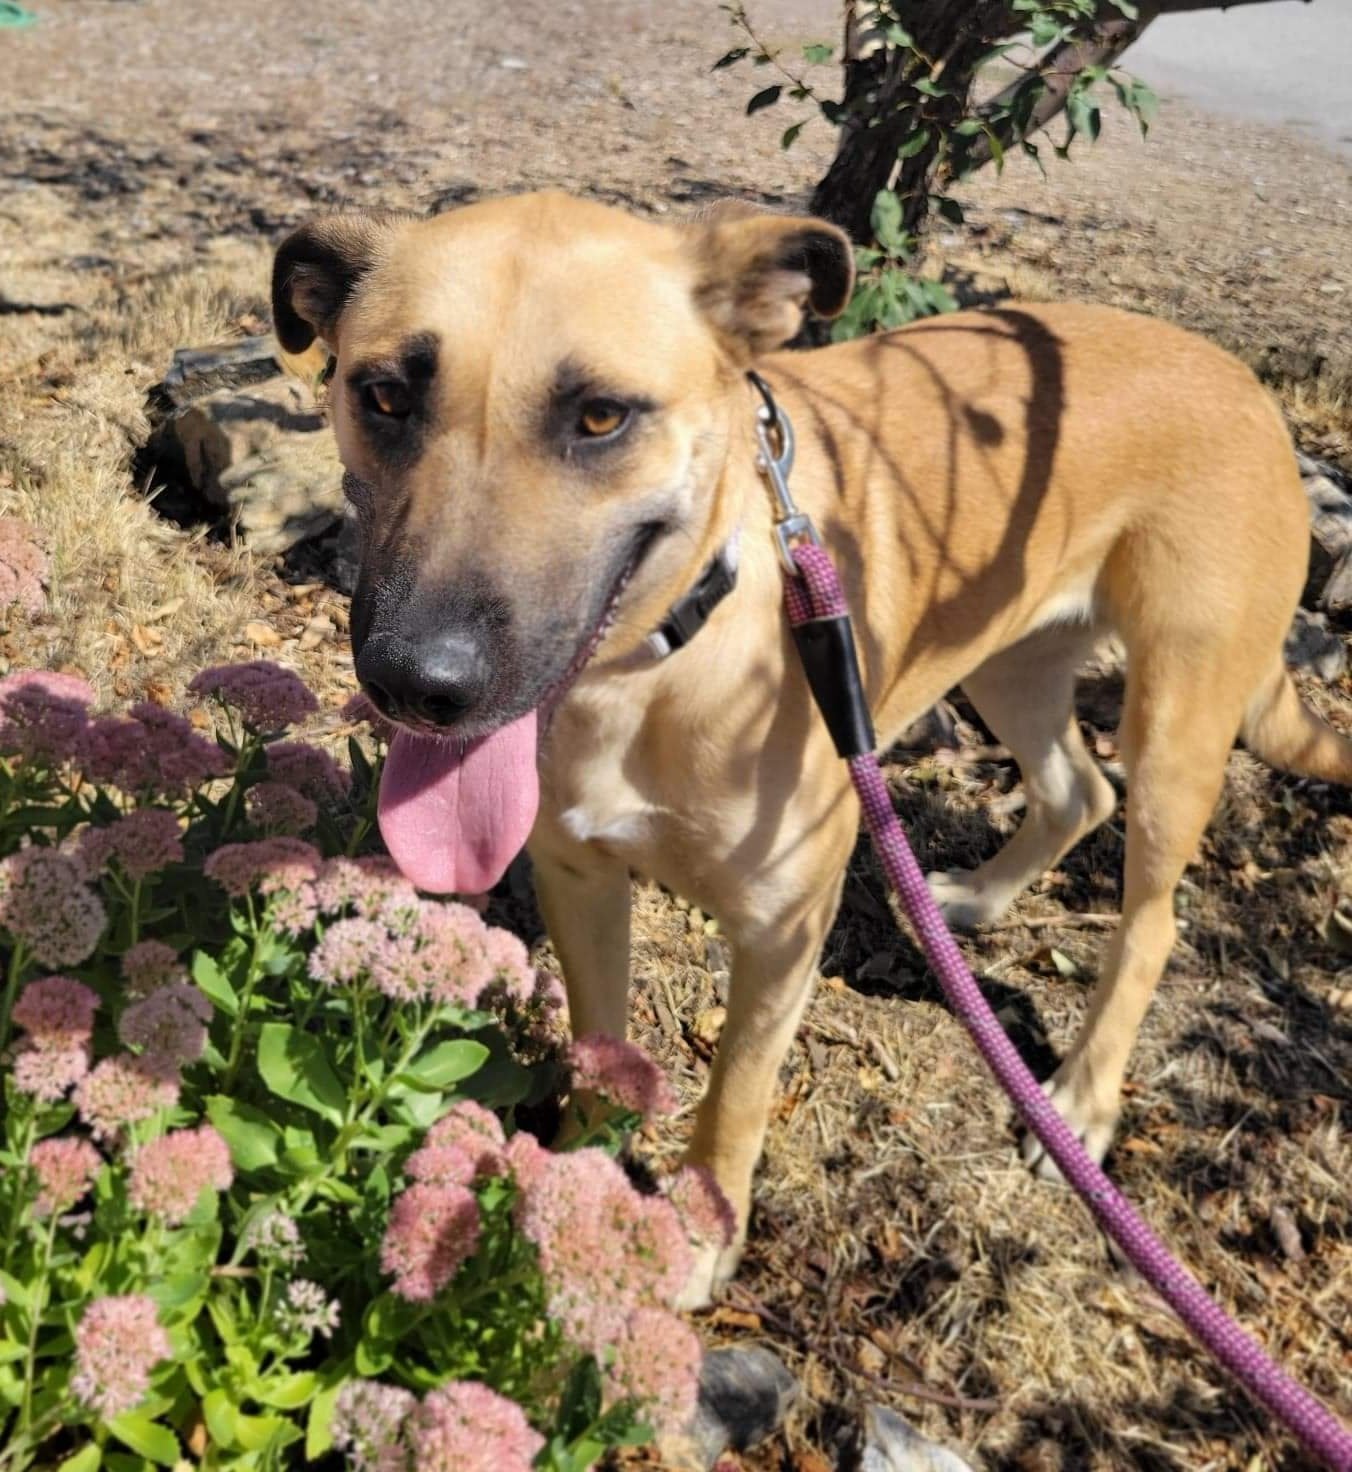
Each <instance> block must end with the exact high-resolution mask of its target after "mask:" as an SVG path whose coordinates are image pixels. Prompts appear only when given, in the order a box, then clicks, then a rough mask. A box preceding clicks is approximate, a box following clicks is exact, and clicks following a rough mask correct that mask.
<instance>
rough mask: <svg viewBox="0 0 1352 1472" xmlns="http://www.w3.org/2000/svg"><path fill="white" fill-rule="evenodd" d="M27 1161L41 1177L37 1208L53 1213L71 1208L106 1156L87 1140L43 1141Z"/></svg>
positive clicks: (88, 1184)
mask: <svg viewBox="0 0 1352 1472" xmlns="http://www.w3.org/2000/svg"><path fill="white" fill-rule="evenodd" d="M28 1163H29V1165H31V1166H32V1167H33V1171H34V1173H35V1174H36V1176H37V1178H38V1186H39V1195H38V1199H37V1202H36V1203H35V1205H34V1210H35V1211H36V1212H37V1213H38V1215H39V1216H50V1215H52V1213H54V1212H62V1211H69V1210H70V1209H71V1207H72V1206H74V1205H75V1203H76V1202H77V1201H78V1200H79V1199H80V1197H81V1196H83V1195H84V1193H85V1192H86V1191H87V1190H88V1189H89V1187H90V1185H91V1184H92V1183H93V1180H94V1177H95V1176H96V1175H98V1173H99V1171H100V1169H101V1168H102V1166H103V1156H101V1155H100V1154H99V1152H98V1151H97V1150H95V1148H94V1147H93V1146H92V1145H91V1144H90V1143H89V1141H88V1140H73V1139H61V1140H40V1141H39V1142H38V1143H37V1144H36V1145H34V1146H33V1149H32V1153H31V1154H30V1155H29V1157H28Z"/></svg>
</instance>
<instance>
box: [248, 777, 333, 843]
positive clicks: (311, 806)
mask: <svg viewBox="0 0 1352 1472" xmlns="http://www.w3.org/2000/svg"><path fill="white" fill-rule="evenodd" d="M244 805H245V808H246V810H247V811H248V814H249V821H250V822H251V823H252V824H253V825H254V827H255V828H262V829H264V830H265V831H266V832H268V833H292V834H294V833H306V832H308V831H309V830H310V829H311V828H313V827H314V826H315V824H316V823H317V822H318V821H319V808H318V807H317V806H316V804H315V802H314V801H313V799H311V798H308V797H306V796H305V794H304V793H303V792H299V791H297V789H296V788H294V787H292V786H290V785H289V784H288V783H286V782H259V783H258V784H257V785H256V786H254V787H251V788H249V791H248V795H247V796H246V797H245V799H244Z"/></svg>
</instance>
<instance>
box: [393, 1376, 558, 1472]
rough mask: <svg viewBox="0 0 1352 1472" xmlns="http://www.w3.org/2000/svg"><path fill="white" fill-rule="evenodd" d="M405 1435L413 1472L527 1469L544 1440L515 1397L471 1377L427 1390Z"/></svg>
mask: <svg viewBox="0 0 1352 1472" xmlns="http://www.w3.org/2000/svg"><path fill="white" fill-rule="evenodd" d="M408 1439H409V1443H410V1446H411V1448H412V1452H413V1465H414V1466H415V1467H416V1468H417V1469H418V1472H530V1466H531V1463H532V1462H533V1461H534V1460H535V1458H536V1455H537V1454H538V1453H539V1451H540V1449H541V1448H542V1447H543V1446H544V1444H545V1441H544V1437H543V1436H541V1435H540V1434H539V1432H537V1431H534V1430H533V1429H532V1428H531V1425H530V1422H528V1421H527V1420H526V1413H525V1412H524V1411H523V1410H522V1409H521V1407H520V1406H519V1405H517V1404H516V1402H515V1401H511V1400H508V1399H507V1398H506V1397H505V1396H501V1395H499V1394H498V1393H497V1391H496V1390H491V1389H489V1387H488V1386H487V1385H481V1384H479V1383H478V1382H477V1381H475V1380H459V1381H454V1382H452V1383H451V1384H448V1385H443V1386H442V1387H441V1388H440V1389H439V1390H433V1391H431V1392H430V1393H429V1394H428V1396H427V1398H426V1399H425V1400H424V1401H423V1403H422V1405H420V1406H419V1407H418V1408H417V1410H415V1411H414V1412H413V1413H412V1415H411V1416H410V1417H409V1423H408Z"/></svg>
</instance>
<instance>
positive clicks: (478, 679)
mask: <svg viewBox="0 0 1352 1472" xmlns="http://www.w3.org/2000/svg"><path fill="white" fill-rule="evenodd" d="M357 678H358V679H359V680H360V681H361V683H362V686H363V688H364V689H365V691H366V693H367V695H368V696H369V697H370V698H371V701H372V703H373V704H374V705H375V706H376V708H377V709H378V710H379V711H380V712H381V713H382V714H383V715H386V716H388V717H389V718H390V719H391V720H395V721H399V720H409V721H420V722H422V723H424V724H426V725H430V726H453V725H455V723H456V722H457V721H459V720H461V719H462V718H463V717H464V716H466V715H467V714H468V713H469V712H470V711H471V710H473V709H474V707H475V706H476V705H477V704H478V703H479V701H480V699H481V698H482V697H483V693H484V690H485V688H486V687H487V684H488V667H487V663H486V661H485V659H484V654H483V650H482V649H481V648H480V646H479V645H478V644H477V643H476V642H475V641H473V640H471V639H467V638H465V637H463V636H462V635H457V634H434V635H431V636H429V637H428V638H425V639H421V640H418V641H417V642H411V641H409V640H407V639H401V638H399V637H398V636H397V635H394V634H377V635H376V636H375V637H374V638H371V639H368V640H367V641H366V643H365V645H364V646H363V647H362V651H361V653H360V654H359V655H358V656H357Z"/></svg>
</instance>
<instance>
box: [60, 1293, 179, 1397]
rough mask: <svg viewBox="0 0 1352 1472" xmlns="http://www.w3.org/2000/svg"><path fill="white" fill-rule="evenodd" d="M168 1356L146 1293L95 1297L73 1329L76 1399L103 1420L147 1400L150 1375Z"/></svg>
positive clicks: (166, 1339) (166, 1338)
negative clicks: (115, 1296)
mask: <svg viewBox="0 0 1352 1472" xmlns="http://www.w3.org/2000/svg"><path fill="white" fill-rule="evenodd" d="M170 1353H171V1349H170V1344H169V1336H168V1335H167V1334H166V1333H165V1332H164V1330H163V1328H161V1326H160V1322H159V1319H158V1318H157V1316H156V1311H155V1304H154V1302H153V1301H152V1300H151V1299H149V1298H147V1297H146V1296H145V1295H144V1294H140V1293H132V1294H127V1295H126V1296H124V1297H120V1298H99V1299H96V1300H95V1301H94V1302H93V1303H91V1304H90V1305H89V1307H88V1308H87V1309H86V1310H85V1312H84V1317H83V1318H82V1319H81V1320H80V1322H79V1324H77V1325H76V1328H75V1373H74V1374H73V1375H72V1376H71V1379H70V1388H71V1389H72V1390H73V1391H74V1392H75V1395H76V1398H77V1399H78V1400H80V1401H81V1402H82V1403H83V1404H84V1405H86V1406H88V1407H89V1408H90V1410H93V1411H97V1412H98V1413H99V1415H100V1416H101V1417H102V1418H103V1419H104V1420H105V1421H111V1420H112V1419H113V1418H114V1417H115V1416H120V1415H121V1414H122V1412H123V1411H129V1410H131V1409H132V1408H133V1407H134V1406H136V1405H139V1404H140V1402H141V1401H143V1400H144V1399H145V1396H146V1391H147V1390H149V1389H150V1372H151V1371H152V1370H153V1369H154V1368H155V1366H156V1365H157V1364H158V1363H159V1362H160V1361H161V1360H164V1359H168V1358H169V1355H170Z"/></svg>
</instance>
